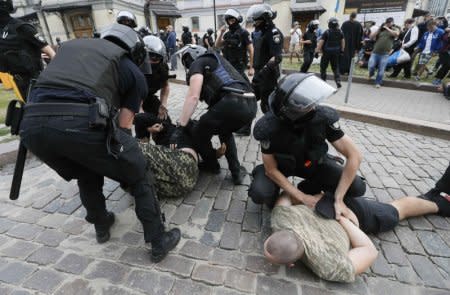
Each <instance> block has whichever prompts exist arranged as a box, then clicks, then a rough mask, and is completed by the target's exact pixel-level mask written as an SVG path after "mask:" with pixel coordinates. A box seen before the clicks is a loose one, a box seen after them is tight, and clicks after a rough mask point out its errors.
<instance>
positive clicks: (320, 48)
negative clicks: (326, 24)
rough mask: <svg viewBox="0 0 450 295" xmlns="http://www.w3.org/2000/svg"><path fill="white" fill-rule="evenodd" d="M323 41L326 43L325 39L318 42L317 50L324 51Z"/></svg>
mask: <svg viewBox="0 0 450 295" xmlns="http://www.w3.org/2000/svg"><path fill="white" fill-rule="evenodd" d="M323 43H324V41H323V39H320V40H319V42H318V43H317V47H316V52H322V46H323Z"/></svg>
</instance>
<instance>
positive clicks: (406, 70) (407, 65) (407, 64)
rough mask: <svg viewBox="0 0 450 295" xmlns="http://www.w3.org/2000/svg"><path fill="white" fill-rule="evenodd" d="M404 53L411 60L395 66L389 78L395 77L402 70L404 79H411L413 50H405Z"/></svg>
mask: <svg viewBox="0 0 450 295" xmlns="http://www.w3.org/2000/svg"><path fill="white" fill-rule="evenodd" d="M405 51H406V52H408V53H409V55H410V56H411V59H410V60H409V61H408V62H405V63H402V64H400V65H395V66H394V72H393V73H392V75H391V77H397V76H398V74H400V72H401V71H402V70H403V72H404V74H405V78H408V79H409V78H411V67H412V62H413V59H412V55H413V53H414V48H412V49H409V48H407V49H405Z"/></svg>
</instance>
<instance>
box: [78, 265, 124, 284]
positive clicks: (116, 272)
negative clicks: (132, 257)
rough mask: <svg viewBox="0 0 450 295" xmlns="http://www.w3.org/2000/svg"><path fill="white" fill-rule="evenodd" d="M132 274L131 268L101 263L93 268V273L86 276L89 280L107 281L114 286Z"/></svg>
mask: <svg viewBox="0 0 450 295" xmlns="http://www.w3.org/2000/svg"><path fill="white" fill-rule="evenodd" d="M129 272H130V268H129V267H127V266H123V265H120V264H118V263H115V262H109V261H99V262H96V263H95V265H93V266H91V271H90V272H89V273H88V274H87V275H86V278H87V279H92V280H94V279H107V280H108V281H109V282H111V283H113V284H120V283H122V282H123V280H124V278H125V276H126V275H127V274H128V273H129Z"/></svg>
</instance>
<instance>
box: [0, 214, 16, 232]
mask: <svg viewBox="0 0 450 295" xmlns="http://www.w3.org/2000/svg"><path fill="white" fill-rule="evenodd" d="M15 225H17V222H15V221H11V220H9V219H7V218H0V234H2V233H4V232H6V231H7V230H9V229H10V228H12V227H13V226H15Z"/></svg>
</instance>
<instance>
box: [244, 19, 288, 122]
mask: <svg viewBox="0 0 450 295" xmlns="http://www.w3.org/2000/svg"><path fill="white" fill-rule="evenodd" d="M252 40H253V46H254V52H255V53H254V56H253V68H254V69H255V76H254V77H253V81H252V83H253V89H254V91H255V95H256V97H257V98H258V99H261V110H262V111H263V112H264V113H265V112H267V111H268V110H269V107H268V98H269V95H270V93H271V92H272V91H273V90H274V89H275V87H276V85H277V79H278V78H279V77H280V69H279V66H278V65H279V63H281V60H282V57H281V54H282V50H283V34H282V33H281V32H280V30H278V29H277V28H276V27H275V25H274V24H273V23H270V24H267V25H266V26H265V27H263V28H261V29H260V30H256V31H254V32H252ZM272 57H275V62H269V60H270V59H271V58H272Z"/></svg>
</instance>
